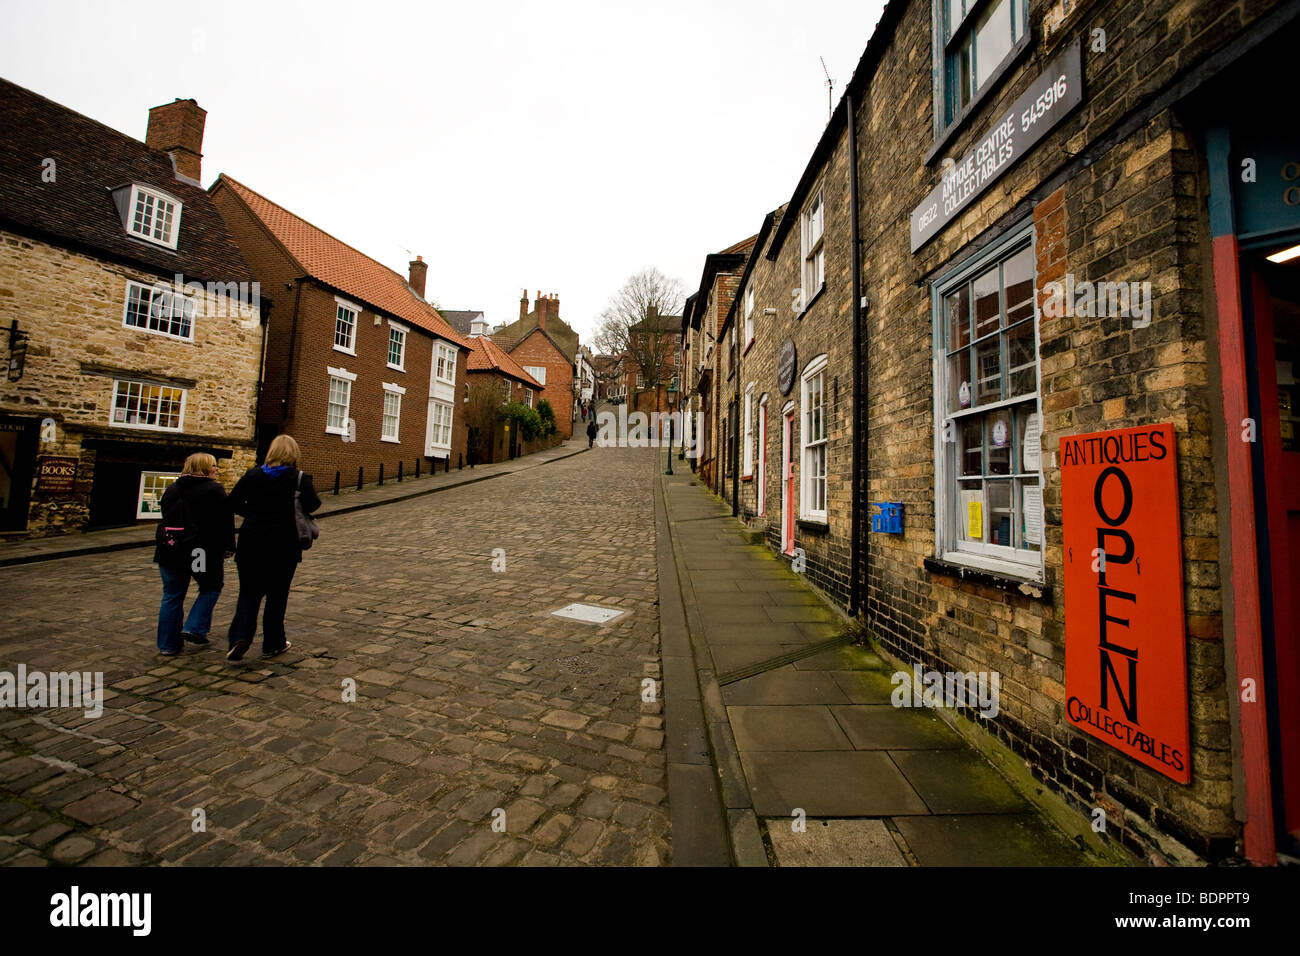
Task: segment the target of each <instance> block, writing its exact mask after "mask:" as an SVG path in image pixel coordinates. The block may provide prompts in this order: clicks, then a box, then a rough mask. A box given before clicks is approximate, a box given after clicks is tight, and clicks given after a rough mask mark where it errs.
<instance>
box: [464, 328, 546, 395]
mask: <svg viewBox="0 0 1300 956" xmlns="http://www.w3.org/2000/svg"><path fill="white" fill-rule="evenodd" d="M469 347H470V353H469V364H467V365H466V366H465V370H466V371H467V372H500V373H501V374H503V375H507V376H509V377H510V378H513V379H517V380H518V381H520V382H523V383H524V384H525V385H531V386H533V387H534V388H538V389H542V388H545V387H546V386H544V385H543V384H542V383H541V382H539V381H537V379H535V378H533V377H532V376H531V375H529V374H528V373H527V372H525V371H524V370H523V367H522V366H521V365H520V364H519V363H518V362H516V361H515V360H514V359H512V358H511V357H510V356H509V355H507V354H506V351H505V350H504V349H503V348H501V346H499V345H497V344H496V343H495V342H493V341H492V340H491V339H489V338H487V337H486V336H481V335H480V336H477V337H475V338H472V339H470V340H469Z"/></svg>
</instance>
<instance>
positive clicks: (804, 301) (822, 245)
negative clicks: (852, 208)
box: [799, 179, 826, 314]
mask: <svg viewBox="0 0 1300 956" xmlns="http://www.w3.org/2000/svg"><path fill="white" fill-rule="evenodd" d="M809 197H810V198H809V199H808V201H807V202H806V203H804V206H803V209H802V211H800V213H799V250H800V258H799V282H800V285H799V292H800V302H799V312H800V314H802V313H803V312H804V311H806V310H807V308H808V306H809V305H811V304H812V300H813V299H815V298H816V297H817V294H818V293H819V292H821V291H822V289H824V288H826V181H825V180H824V179H823V180H822V181H821V182H819V183H818V184H817V185H816V186H815V187H814V188H813V189H812V190H811V191H810V192H809ZM814 206H816V207H817V208H818V211H819V212H820V216H819V217H818V225H819V227H820V232H818V234H817V238H816V239H811V238H810V236H809V233H810V232H811V229H812V222H813V218H812V210H813V207H814ZM811 270H816V271H819V272H820V281H818V283H817V287H816V288H813V287H812V278H813V277H812V275H811Z"/></svg>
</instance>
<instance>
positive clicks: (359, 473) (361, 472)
mask: <svg viewBox="0 0 1300 956" xmlns="http://www.w3.org/2000/svg"><path fill="white" fill-rule="evenodd" d="M364 471H365V467H364V466H362V467H361V468H358V469H357V491H360V490H361V479H362V476H363V473H364Z"/></svg>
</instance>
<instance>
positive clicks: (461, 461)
mask: <svg viewBox="0 0 1300 956" xmlns="http://www.w3.org/2000/svg"><path fill="white" fill-rule="evenodd" d="M456 470H457V471H464V470H465V453H464V452H463V451H462V452H460V453H459V454H457V455H456Z"/></svg>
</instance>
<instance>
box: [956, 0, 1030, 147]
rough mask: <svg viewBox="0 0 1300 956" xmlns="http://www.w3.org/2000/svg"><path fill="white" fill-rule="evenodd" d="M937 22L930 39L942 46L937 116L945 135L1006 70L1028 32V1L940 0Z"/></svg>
mask: <svg viewBox="0 0 1300 956" xmlns="http://www.w3.org/2000/svg"><path fill="white" fill-rule="evenodd" d="M935 16H936V17H937V18H938V23H937V24H936V29H935V31H934V36H935V38H936V40H937V41H938V42H940V43H942V49H941V50H940V51H939V53H938V58H939V60H940V61H941V62H942V69H941V70H940V71H939V84H940V87H941V88H940V89H939V90H938V91H937V92H938V97H937V99H936V103H939V104H942V109H941V110H940V109H936V111H935V112H936V114H938V115H939V116H940V121H939V124H938V126H939V129H938V131H937V132H943V131H944V130H946V129H948V127H950V126H951V125H952V124H953V123H955V122H956V121H957V120H958V119H960V118H961V116H962V114H963V112H964V111H965V110H966V109H967V107H969V106H970V104H971V103H972V102H974V100H975V99H976V98H977V97H978V95H979V94H980V92H981V91H982V90H984V89H985V88H986V87H988V86H990V85H991V84H992V83H993V81H994V80H996V79H997V78H998V77H999V76H1000V75H1001V74H1002V73H1003V72H1004V71H1005V69H1006V68H1007V66H1008V65H1009V64H1010V60H1011V56H1012V54H1013V53H1014V52H1015V51H1016V48H1017V44H1019V43H1020V42H1021V40H1022V39H1024V38H1025V37H1026V35H1027V32H1028V31H1027V29H1026V23H1027V20H1028V16H1029V0H938V3H937V5H936V7H935Z"/></svg>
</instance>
